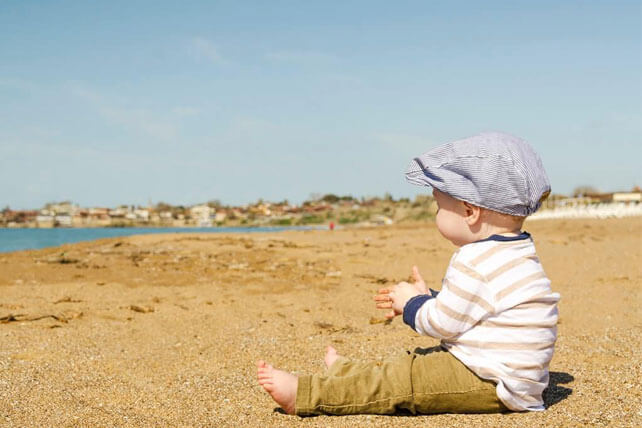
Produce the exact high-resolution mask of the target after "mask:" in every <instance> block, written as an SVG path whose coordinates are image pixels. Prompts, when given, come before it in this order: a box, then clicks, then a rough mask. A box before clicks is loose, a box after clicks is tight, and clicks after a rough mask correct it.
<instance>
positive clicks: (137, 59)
mask: <svg viewBox="0 0 642 428" xmlns="http://www.w3.org/2000/svg"><path fill="white" fill-rule="evenodd" d="M641 17H642V11H641V9H640V3H639V2H637V1H581V2H580V1H539V2H532V1H515V0H513V1H502V2H500V1H486V2H477V1H468V2H464V1H430V2H428V1H400V2H389V1H340V2H339V1H337V2H331V1H324V2H314V3H313V2H300V1H271V2H265V1H256V2H251V1H240V0H238V1H229V2H228V1H203V2H190V1H184V2H164V1H133V0H130V1H109V2H100V3H99V2H83V1H56V2H49V1H3V2H2V3H0V182H1V183H2V185H1V186H0V205H2V206H5V205H10V206H11V207H12V208H37V207H40V206H42V205H43V204H44V203H46V202H48V201H55V200H72V201H74V202H76V203H79V204H81V205H84V206H89V205H103V206H114V205H117V204H120V203H125V204H147V203H148V201H150V200H151V201H152V202H153V203H155V202H158V201H166V202H170V203H175V204H193V203H198V202H203V201H207V200H210V199H219V200H221V201H222V202H224V203H229V204H241V203H246V202H251V201H255V200H257V199H258V198H264V199H267V200H282V199H289V200H290V201H292V202H300V201H302V200H304V199H306V198H307V197H308V196H309V195H310V194H311V193H330V192H332V193H337V194H352V195H355V196H368V195H383V194H384V193H385V192H390V193H392V194H393V196H395V197H401V196H410V197H412V196H414V195H415V194H417V193H419V192H425V191H426V190H425V189H421V188H416V187H415V186H412V185H410V184H407V183H406V182H405V180H404V178H403V171H404V169H405V167H406V165H407V163H408V162H409V160H410V159H411V158H412V157H414V156H416V155H418V154H420V153H421V152H423V151H425V150H428V149H429V148H431V147H433V146H435V145H437V144H439V143H441V142H445V141H448V140H454V139H458V138H461V137H466V136H469V135H472V134H475V133H477V132H480V131H484V130H502V131H506V132H510V133H512V134H515V135H518V136H521V137H523V138H525V139H527V140H528V141H529V142H530V143H531V144H532V145H533V146H534V147H535V148H536V150H537V151H538V152H539V153H540V155H541V157H542V159H543V161H544V165H545V166H546V168H547V171H548V174H549V177H550V179H551V182H552V186H553V191H554V192H556V193H570V192H572V190H573V188H574V187H576V186H579V185H593V186H595V187H597V188H599V189H601V190H605V191H608V190H627V189H630V188H631V187H632V186H633V185H636V184H637V185H642V172H641V168H640V159H642V102H641V100H642V77H641V76H642V41H641V40H642V32H641V22H642V19H641Z"/></svg>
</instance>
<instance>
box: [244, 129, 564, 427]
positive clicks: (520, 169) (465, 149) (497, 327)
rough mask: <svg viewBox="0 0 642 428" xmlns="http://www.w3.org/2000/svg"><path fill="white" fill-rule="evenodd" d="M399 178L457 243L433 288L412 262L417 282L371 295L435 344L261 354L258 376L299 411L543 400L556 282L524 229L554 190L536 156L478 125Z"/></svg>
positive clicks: (485, 408)
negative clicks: (291, 355)
mask: <svg viewBox="0 0 642 428" xmlns="http://www.w3.org/2000/svg"><path fill="white" fill-rule="evenodd" d="M406 178H407V179H408V181H410V182H411V183H414V184H419V185H425V186H430V187H432V189H433V196H434V198H435V201H436V202H437V204H438V207H439V209H438V211H437V216H436V224H437V229H438V230H439V232H440V233H441V234H442V235H443V236H444V237H445V238H446V239H448V240H449V241H451V242H452V243H453V244H455V245H456V246H458V247H459V249H458V250H457V251H456V252H455V254H454V255H453V257H452V258H451V260H450V264H449V266H448V269H447V270H446V274H445V276H444V279H443V281H442V284H441V291H440V292H436V291H434V290H431V289H428V288H427V287H426V284H425V282H424V281H423V279H422V278H421V275H420V274H419V271H418V269H417V267H416V266H415V267H413V276H414V283H413V284H410V283H407V282H401V283H399V284H397V285H395V286H394V287H391V288H384V289H381V290H379V294H377V295H376V296H375V301H376V302H377V307H378V308H381V309H386V310H388V312H387V313H386V316H387V317H388V318H394V317H395V316H397V315H401V316H402V317H403V321H404V323H406V324H408V326H410V327H411V328H412V329H413V330H415V331H416V332H417V333H419V334H422V335H428V336H432V337H435V338H438V339H440V340H441V344H440V346H438V347H435V348H428V349H420V348H418V349H416V350H415V351H414V352H408V351H407V352H406V353H405V354H403V355H401V356H400V357H396V358H391V359H388V360H385V361H383V362H357V361H353V360H349V359H347V358H345V357H343V356H340V355H338V354H337V352H336V350H335V349H334V348H332V347H328V349H327V353H326V356H325V364H326V366H327V368H328V370H327V372H326V373H324V374H318V375H313V376H299V377H297V376H295V375H293V374H291V373H287V372H284V371H282V370H277V369H275V368H274V367H272V366H271V365H269V364H267V363H265V362H264V361H259V362H258V363H257V364H258V379H259V383H260V384H261V385H262V386H263V388H264V389H265V390H266V391H267V392H268V393H269V394H270V395H271V396H272V398H273V399H274V400H275V401H276V402H277V403H278V404H279V405H280V406H281V407H282V408H283V409H284V410H285V411H286V412H287V413H290V414H298V415H313V414H341V415H345V414H356V413H375V414H392V413H395V412H399V411H402V412H410V413H413V414H417V413H421V414H429V413H492V412H505V411H524V410H544V402H543V400H542V391H543V390H544V388H546V386H547V385H548V367H549V363H550V361H551V358H552V357H553V348H554V345H555V341H556V338H557V329H556V324H557V318H558V315H557V302H558V300H559V294H557V293H553V292H552V291H551V287H550V281H549V279H548V278H547V277H546V274H545V273H544V270H543V268H542V266H541V264H540V262H539V259H538V257H537V254H536V252H535V245H534V243H533V240H532V239H531V236H530V235H529V234H528V233H527V232H524V231H522V224H523V222H524V219H525V218H526V217H527V216H528V215H530V214H532V213H534V212H535V211H536V210H537V209H538V208H539V207H540V205H541V203H542V201H543V200H544V199H545V198H546V197H547V196H548V194H549V193H550V184H549V181H548V178H547V176H546V173H545V171H544V168H543V166H542V163H541V160H540V158H539V157H538V155H537V154H536V153H535V152H534V151H533V149H532V148H531V147H530V146H529V145H528V143H526V142H525V141H523V140H521V139H519V138H516V137H513V136H511V135H507V134H503V133H484V134H480V135H476V136H473V137H470V138H466V139H463V140H458V141H454V142H451V143H447V144H444V145H441V146H439V147H436V148H434V149H432V150H430V151H428V152H426V153H424V154H423V155H421V156H419V157H417V158H415V159H414V160H413V161H412V162H411V163H410V166H409V167H408V170H407V172H406Z"/></svg>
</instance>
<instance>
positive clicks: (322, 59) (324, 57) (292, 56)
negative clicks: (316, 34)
mask: <svg viewBox="0 0 642 428" xmlns="http://www.w3.org/2000/svg"><path fill="white" fill-rule="evenodd" d="M265 58H267V59H268V60H270V61H277V62H288V63H295V64H302V65H310V64H316V65H318V64H324V63H331V62H336V61H337V60H338V59H339V58H338V57H336V56H335V55H332V54H327V53H324V52H316V51H274V52H268V53H267V54H265Z"/></svg>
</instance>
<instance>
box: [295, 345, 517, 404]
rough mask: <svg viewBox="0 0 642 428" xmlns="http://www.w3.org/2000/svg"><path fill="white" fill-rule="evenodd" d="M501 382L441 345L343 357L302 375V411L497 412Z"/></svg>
mask: <svg viewBox="0 0 642 428" xmlns="http://www.w3.org/2000/svg"><path fill="white" fill-rule="evenodd" d="M507 410H508V409H507V408H506V406H504V404H503V403H502V402H501V401H499V399H498V398H497V394H496V392H495V384H494V383H493V382H491V381H487V380H484V379H481V378H479V377H478V376H477V375H475V374H474V373H473V372H472V371H470V370H469V369H468V368H467V367H466V366H465V365H464V364H462V363H461V362H460V361H459V360H458V359H457V358H455V357H454V356H453V355H452V354H450V352H448V351H445V350H444V349H442V348H440V347H434V348H428V349H420V348H417V349H415V351H414V352H412V353H411V352H407V353H405V354H404V355H401V356H399V357H396V358H392V359H389V360H385V361H383V362H354V361H351V360H349V359H347V358H343V357H339V359H337V361H336V362H335V363H334V364H333V365H332V366H331V367H330V368H329V369H328V371H327V372H326V373H325V374H323V375H313V376H300V377H299V386H298V389H297V396H296V404H295V411H296V414H297V415H319V414H332V415H349V414H358V413H372V414H393V413H397V412H401V413H408V412H409V413H412V414H417V413H423V414H428V413H497V412H504V411H507Z"/></svg>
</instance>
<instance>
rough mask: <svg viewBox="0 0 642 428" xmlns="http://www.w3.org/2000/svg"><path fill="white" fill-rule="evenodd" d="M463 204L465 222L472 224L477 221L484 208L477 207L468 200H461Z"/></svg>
mask: <svg viewBox="0 0 642 428" xmlns="http://www.w3.org/2000/svg"><path fill="white" fill-rule="evenodd" d="M463 204H464V210H465V211H464V212H465V216H466V223H468V225H470V226H472V225H473V224H475V223H477V222H478V221H479V219H480V218H481V215H482V211H483V210H484V208H482V207H478V206H477V205H473V204H471V203H470V202H465V201H463Z"/></svg>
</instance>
